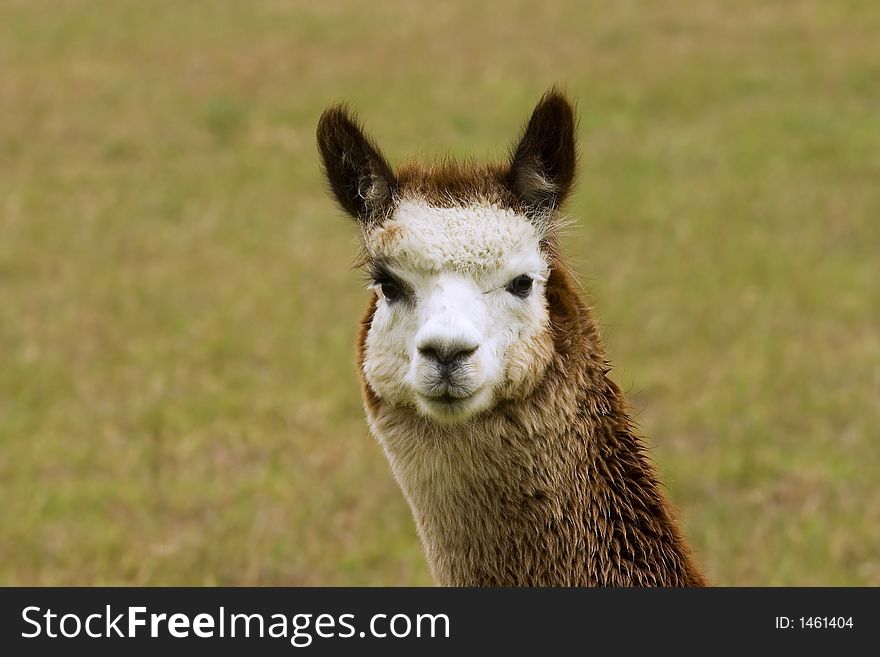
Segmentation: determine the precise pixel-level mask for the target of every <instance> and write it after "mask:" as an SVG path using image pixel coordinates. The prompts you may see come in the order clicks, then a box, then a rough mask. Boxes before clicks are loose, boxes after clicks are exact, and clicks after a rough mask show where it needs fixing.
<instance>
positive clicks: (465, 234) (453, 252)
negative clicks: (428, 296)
mask: <svg viewBox="0 0 880 657" xmlns="http://www.w3.org/2000/svg"><path fill="white" fill-rule="evenodd" d="M541 238H542V235H541V234H540V232H539V229H538V228H537V227H536V225H535V224H534V223H533V222H531V221H530V220H528V219H527V218H525V217H523V216H522V215H520V214H518V213H516V212H514V211H513V210H510V209H508V208H502V207H499V206H498V205H486V204H484V205H479V204H470V205H465V206H458V207H433V206H431V205H428V204H426V203H424V202H421V203H420V202H416V201H405V202H403V203H401V204H400V205H399V206H398V207H397V210H396V211H395V212H394V215H393V216H392V217H391V219H389V220H388V221H386V222H384V223H383V224H382V225H380V226H378V227H376V228H375V229H373V230H372V231H371V232H370V233H369V234H368V235H367V239H366V247H367V250H368V252H369V255H370V257H371V258H372V259H374V260H391V261H396V262H401V263H403V262H405V263H406V264H407V265H409V266H412V267H414V268H416V269H419V270H422V271H426V272H439V271H442V270H444V269H452V270H455V271H459V272H475V271H491V270H496V269H501V268H502V267H503V266H504V264H505V262H506V261H507V260H508V259H509V258H510V257H511V255H513V254H517V253H523V252H528V251H533V252H537V251H538V249H539V244H540V241H541Z"/></svg>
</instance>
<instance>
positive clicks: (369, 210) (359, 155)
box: [317, 104, 397, 223]
mask: <svg viewBox="0 0 880 657" xmlns="http://www.w3.org/2000/svg"><path fill="white" fill-rule="evenodd" d="M317 137H318V150H319V151H320V153H321V160H322V162H323V165H324V174H325V175H326V176H327V182H328V183H329V184H330V189H331V191H332V192H333V195H334V196H335V197H336V201H337V202H338V203H339V206H340V207H341V208H342V209H343V210H344V211H346V212H348V213H349V214H350V215H351V216H352V217H354V218H356V219H358V220H359V221H360V222H362V223H368V222H369V221H371V219H372V218H373V217H376V216H377V215H378V214H381V213H382V211H383V210H384V209H385V208H387V206H388V204H389V203H390V202H391V198H392V196H393V194H394V191H395V188H396V187H397V182H396V180H395V178H394V173H393V172H392V171H391V167H389V166H388V163H387V162H386V161H385V158H384V157H383V156H382V153H381V152H380V151H379V149H378V147H377V146H376V145H375V144H374V143H373V141H372V140H371V139H370V138H369V137H367V136H366V135H365V134H364V133H363V131H362V130H361V127H360V125H358V123H357V120H356V119H355V117H354V116H353V115H352V113H351V112H350V111H349V110H348V109H347V108H346V107H345V106H344V105H342V104H337V105H333V106H331V107H328V108H327V109H326V110H324V113H323V114H321V118H320V120H319V121H318V131H317Z"/></svg>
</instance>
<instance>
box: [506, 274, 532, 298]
mask: <svg viewBox="0 0 880 657" xmlns="http://www.w3.org/2000/svg"><path fill="white" fill-rule="evenodd" d="M507 291H508V292H510V293H511V294H513V295H514V296H517V297H519V298H520V299H525V298H526V297H527V296H529V292H531V291H532V277H531V276H529V275H528V274H521V275H520V276H517V277H516V278H514V279H513V280H512V281H510V283H508V284H507Z"/></svg>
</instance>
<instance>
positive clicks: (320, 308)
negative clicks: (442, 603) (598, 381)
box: [0, 0, 880, 586]
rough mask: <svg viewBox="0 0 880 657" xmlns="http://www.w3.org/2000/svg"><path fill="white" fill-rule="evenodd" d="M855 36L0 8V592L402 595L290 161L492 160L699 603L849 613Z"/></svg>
mask: <svg viewBox="0 0 880 657" xmlns="http://www.w3.org/2000/svg"><path fill="white" fill-rule="evenodd" d="M878 34H880V5H878V4H877V3H875V2H870V1H868V0H865V1H862V2H858V1H853V2H843V1H841V2H818V1H803V2H798V3H789V2H764V1H762V0H761V1H759V0H751V1H743V2H737V3H735V6H734V3H726V2H720V1H712V2H702V1H699V2H698V1H696V0H695V1H693V2H678V3H650V2H636V1H626V2H610V1H608V2H602V3H599V2H586V3H585V2H574V1H571V2H565V3H537V4H536V3H534V2H522V3H507V2H504V3H502V2H500V1H498V0H493V1H489V2H480V3H473V2H465V1H462V2H455V3H442V4H441V3H432V4H427V3H425V4H423V3H408V2H403V1H401V2H379V3H355V2H351V3H340V2H325V3H318V2H282V1H280V0H266V1H259V2H243V1H242V2H231V1H224V2H219V1H210V2H187V3H183V2H172V1H171V0H164V1H161V2H158V1H157V2H140V1H134V0H127V1H120V0H105V1H103V2H100V1H88V2H87V1H74V0H69V1H61V0H58V1H48V0H15V1H11V0H0V509H2V512H0V584H276V585H300V584H328V585H338V584H353V585H377V584H429V583H430V581H431V580H430V576H429V574H428V571H427V567H426V565H425V563H424V559H423V557H422V553H421V548H420V545H419V543H418V538H417V536H416V533H415V528H414V526H413V523H412V520H411V517H410V514H409V510H408V508H407V507H406V504H405V502H404V499H403V497H402V495H401V494H400V492H399V491H398V489H397V487H396V484H395V482H394V481H393V479H392V476H391V473H390V470H389V468H388V467H387V464H386V462H385V459H384V456H383V454H382V453H381V449H380V448H379V446H378V445H377V444H376V443H375V442H374V441H373V440H372V439H371V438H370V437H369V435H368V433H367V429H366V425H365V422H364V419H363V413H362V409H361V402H360V395H359V391H358V379H357V373H356V369H355V366H354V351H353V343H354V338H355V334H356V325H357V320H358V317H359V316H360V313H361V312H362V309H363V307H364V305H365V303H366V299H367V294H366V292H365V289H364V284H363V280H362V277H361V275H360V273H359V272H357V271H355V270H353V269H352V268H351V263H352V260H353V258H354V255H355V251H356V239H355V231H354V229H353V227H352V226H351V225H350V223H349V222H348V221H347V220H346V219H344V218H343V217H342V216H341V215H340V214H339V213H338V212H337V211H336V209H335V208H334V206H333V205H332V203H331V201H330V200H329V198H328V197H327V195H326V193H325V189H324V184H323V182H322V180H321V178H320V172H319V168H318V160H317V153H316V149H315V145H314V128H315V123H316V121H317V118H318V116H319V114H320V112H321V110H322V108H323V107H324V106H325V105H327V104H329V103H330V102H332V101H334V100H337V99H347V100H349V101H350V102H351V103H352V104H353V105H354V106H355V107H357V108H358V109H359V111H360V114H361V116H362V118H363V119H365V121H366V123H367V127H368V130H369V131H370V132H372V133H373V134H374V135H375V136H376V137H377V138H378V140H379V142H380V143H381V144H382V146H383V147H384V149H385V151H386V153H387V154H388V155H389V156H390V158H391V159H392V160H393V161H396V162H400V161H401V160H402V159H403V158H404V157H408V156H410V155H412V154H414V153H422V154H426V155H429V156H435V155H439V154H442V153H445V152H452V153H454V154H456V155H466V154H469V155H473V156H476V157H481V158H482V157H498V156H502V155H503V154H504V153H505V152H506V148H507V146H508V144H509V143H510V142H511V141H512V140H513V139H514V137H515V135H516V133H517V131H518V130H519V127H520V125H521V124H522V122H523V121H524V120H525V119H526V118H527V116H528V114H529V112H530V111H531V108H532V106H533V105H534V103H535V102H536V100H537V99H538V97H539V96H540V95H541V93H542V92H543V91H544V90H545V89H546V88H547V87H549V86H550V85H551V84H553V83H562V84H563V85H564V86H565V87H566V88H567V90H568V91H569V92H570V93H571V94H572V95H573V96H575V97H576V98H577V99H578V100H579V107H580V113H581V117H582V118H581V126H580V136H581V147H582V159H581V165H582V166H581V175H580V184H579V187H578V188H577V191H576V193H575V195H574V198H573V200H572V202H571V204H570V206H569V212H570V214H571V215H572V216H573V217H575V218H576V219H577V224H576V226H574V227H572V228H571V229H570V230H569V234H568V236H567V237H566V240H565V243H566V244H565V245H566V251H567V252H568V253H569V254H570V256H571V257H572V259H573V262H574V264H575V269H576V271H578V273H579V274H580V278H581V281H582V283H583V284H584V287H585V289H586V290H587V294H588V296H589V299H590V300H591V303H592V304H593V305H595V306H596V308H597V312H598V316H599V318H600V320H601V321H602V325H603V327H604V334H605V337H606V339H607V342H608V348H609V354H610V358H611V359H612V362H613V363H614V366H615V370H614V375H615V378H616V380H617V381H618V382H619V383H620V384H621V385H622V387H623V388H624V389H625V390H627V391H628V393H629V397H630V401H631V403H632V406H633V408H634V411H635V413H636V416H637V418H638V421H639V424H640V426H641V429H642V431H643V432H644V433H645V434H646V435H647V436H648V437H649V441H650V444H651V446H652V451H653V454H654V456H655V459H656V461H657V464H658V466H659V468H660V470H661V473H662V476H663V479H664V482H665V484H666V486H667V488H668V489H669V492H670V495H671V496H672V498H673V500H674V502H675V504H676V505H677V506H678V508H679V510H680V512H681V515H682V518H683V521H684V524H685V529H686V532H687V534H688V536H689V538H690V539H691V540H692V542H693V543H694V546H695V548H696V550H697V552H698V554H699V557H700V561H701V562H702V563H703V564H704V566H705V567H706V569H707V570H708V572H709V575H710V577H711V579H712V581H713V582H714V583H717V584H724V585H758V584H768V585H844V584H855V585H875V586H876V585H880V293H878V281H880V39H878Z"/></svg>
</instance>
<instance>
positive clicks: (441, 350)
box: [419, 343, 477, 368]
mask: <svg viewBox="0 0 880 657" xmlns="http://www.w3.org/2000/svg"><path fill="white" fill-rule="evenodd" d="M476 350H477V347H471V346H468V345H461V344H448V345H442V344H435V343H434V344H426V345H422V346H421V347H419V353H420V354H421V355H422V357H423V358H427V359H428V360H431V361H434V362H435V363H437V365H439V366H440V367H443V368H450V367H452V366H453V365H457V364H459V363H461V362H463V361H464V360H465V359H466V358H468V357H469V356H471V355H472V354H473V353H474V352H475V351H476Z"/></svg>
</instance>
